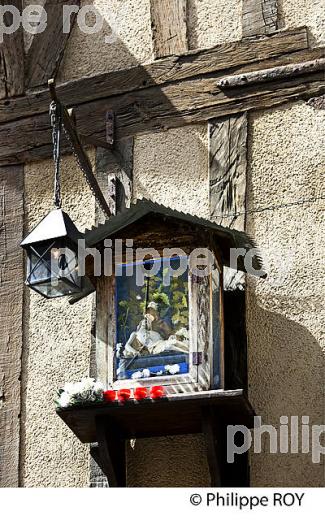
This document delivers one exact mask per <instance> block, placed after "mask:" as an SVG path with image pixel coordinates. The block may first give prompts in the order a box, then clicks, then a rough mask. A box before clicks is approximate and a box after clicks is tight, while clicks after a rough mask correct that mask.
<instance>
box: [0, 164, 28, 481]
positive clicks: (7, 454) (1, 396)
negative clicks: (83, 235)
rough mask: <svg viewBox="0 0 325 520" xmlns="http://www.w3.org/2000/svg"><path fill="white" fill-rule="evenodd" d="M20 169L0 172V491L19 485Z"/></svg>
mask: <svg viewBox="0 0 325 520" xmlns="http://www.w3.org/2000/svg"><path fill="white" fill-rule="evenodd" d="M23 190H24V187H23V167H22V166H13V167H10V168H0V301H1V306H0V487H17V486H18V484H19V473H18V468H19V443H20V376H21V354H22V327H23V287H24V284H23V280H24V268H23V255H22V250H21V249H20V247H19V244H20V242H21V240H22V238H23V215H24V210H23Z"/></svg>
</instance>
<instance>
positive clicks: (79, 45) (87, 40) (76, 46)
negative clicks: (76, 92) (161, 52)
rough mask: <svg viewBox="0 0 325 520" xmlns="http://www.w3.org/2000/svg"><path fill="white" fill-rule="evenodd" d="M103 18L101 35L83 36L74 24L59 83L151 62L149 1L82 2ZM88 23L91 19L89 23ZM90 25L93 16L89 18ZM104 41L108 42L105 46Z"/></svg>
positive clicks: (96, 0) (92, 21)
mask: <svg viewBox="0 0 325 520" xmlns="http://www.w3.org/2000/svg"><path fill="white" fill-rule="evenodd" d="M87 5H93V6H94V7H95V8H96V10H97V12H98V13H99V14H100V15H101V16H102V17H103V19H104V24H103V28H102V30H101V31H100V32H98V33H95V34H85V33H83V32H82V31H81V30H80V28H79V27H78V24H75V26H74V28H73V30H72V33H71V36H70V38H69V41H68V45H67V48H66V52H65V55H64V58H63V62H62V64H61V67H60V71H59V74H58V81H67V80H70V79H75V78H80V77H82V76H87V75H91V74H95V73H96V74H99V73H101V72H108V71H112V70H118V69H125V68H129V67H132V66H135V65H138V64H139V63H146V62H148V61H151V59H152V53H153V48H152V38H151V19H150V2H149V0H111V1H110V2H107V1H106V0H94V1H91V0H82V2H81V6H87ZM87 20H88V19H87ZM87 23H88V24H89V25H91V24H92V23H94V15H91V14H90V16H89V22H87ZM105 37H108V38H109V40H110V41H109V42H108V43H107V42H105Z"/></svg>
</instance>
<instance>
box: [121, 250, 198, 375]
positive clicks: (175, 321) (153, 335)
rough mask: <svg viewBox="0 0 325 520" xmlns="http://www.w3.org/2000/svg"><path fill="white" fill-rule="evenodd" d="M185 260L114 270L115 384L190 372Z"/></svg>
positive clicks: (186, 265)
mask: <svg viewBox="0 0 325 520" xmlns="http://www.w3.org/2000/svg"><path fill="white" fill-rule="evenodd" d="M188 288H189V284H188V262H187V258H186V257H173V258H164V259H159V260H151V261H147V262H138V263H132V264H124V265H120V266H119V272H118V273H117V276H116V305H115V308H116V348H115V378H116V379H119V380H121V379H134V380H137V379H142V378H147V377H152V378H155V377H158V376H175V375H176V374H186V373H188V371H189V298H188Z"/></svg>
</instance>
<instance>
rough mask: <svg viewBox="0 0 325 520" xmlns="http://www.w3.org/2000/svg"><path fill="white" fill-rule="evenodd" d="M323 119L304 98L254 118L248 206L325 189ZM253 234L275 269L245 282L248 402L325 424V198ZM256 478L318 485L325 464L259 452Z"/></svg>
mask: <svg viewBox="0 0 325 520" xmlns="http://www.w3.org/2000/svg"><path fill="white" fill-rule="evenodd" d="M324 126H325V113H324V111H316V110H314V109H313V108H311V107H309V106H307V105H306V104H304V103H303V102H301V103H295V104H290V105H286V106H284V107H283V108H280V109H276V110H270V111H267V112H264V113H259V114H256V115H255V116H254V117H252V118H251V125H250V128H251V135H250V173H249V186H248V201H249V208H256V207H265V206H270V205H278V204H281V203H283V202H290V201H296V200H301V199H302V198H304V199H310V198H315V197H319V196H320V195H321V194H322V195H323V196H324V172H325V139H324ZM247 231H248V233H250V234H251V235H252V236H254V237H255V238H256V240H257V243H258V244H259V246H260V247H261V248H262V251H263V256H264V258H265V259H266V260H267V271H268V273H269V276H268V278H267V279H266V280H264V281H258V282H257V283H256V282H254V281H253V280H252V279H250V280H249V283H248V296H247V300H248V316H247V319H248V355H249V396H250V400H251V402H252V404H253V406H254V407H255V410H256V412H257V414H258V415H261V416H262V422H263V424H273V425H275V426H279V423H280V416H281V415H285V416H289V417H290V416H294V415H298V416H299V424H300V426H301V417H302V416H303V415H306V416H307V415H308V416H309V417H310V423H314V424H324V419H325V417H324V413H325V412H324V398H325V395H324V386H323V385H324V368H325V367H324V353H325V342H324V318H325V312H324V301H325V299H324V297H325V291H324V272H323V270H324V262H323V254H324V243H323V237H324V234H325V226H324V201H322V200H320V201H317V202H314V203H308V204H304V205H301V206H292V207H289V208H284V209H276V210H272V211H265V212H263V213H256V214H254V215H253V214H252V215H250V216H249V217H248V221H247ZM267 445H268V441H267V439H266V440H265V441H264V442H263V446H267ZM251 476H252V485H256V486H321V485H324V465H320V464H317V465H316V464H313V463H312V461H311V454H306V455H303V454H299V455H296V454H288V455H285V454H267V453H265V454H264V453H263V454H255V455H252V467H251Z"/></svg>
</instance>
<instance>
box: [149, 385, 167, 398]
mask: <svg viewBox="0 0 325 520" xmlns="http://www.w3.org/2000/svg"><path fill="white" fill-rule="evenodd" d="M164 395H165V389H164V387H163V386H152V387H151V389H150V397H151V399H160V398H161V397H164Z"/></svg>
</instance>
